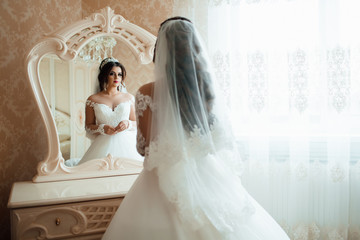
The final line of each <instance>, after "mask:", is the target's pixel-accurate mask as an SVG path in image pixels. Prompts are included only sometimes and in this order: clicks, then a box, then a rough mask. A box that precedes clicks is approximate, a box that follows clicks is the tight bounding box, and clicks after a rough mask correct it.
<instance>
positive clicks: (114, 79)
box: [107, 67, 122, 87]
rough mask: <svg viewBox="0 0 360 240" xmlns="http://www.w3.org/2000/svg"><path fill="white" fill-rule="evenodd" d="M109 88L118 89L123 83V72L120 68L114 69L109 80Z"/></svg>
mask: <svg viewBox="0 0 360 240" xmlns="http://www.w3.org/2000/svg"><path fill="white" fill-rule="evenodd" d="M107 80H108V81H107V85H108V87H118V86H120V84H121V81H122V71H121V68H120V67H113V68H112V69H111V71H110V73H109V75H108V78H107Z"/></svg>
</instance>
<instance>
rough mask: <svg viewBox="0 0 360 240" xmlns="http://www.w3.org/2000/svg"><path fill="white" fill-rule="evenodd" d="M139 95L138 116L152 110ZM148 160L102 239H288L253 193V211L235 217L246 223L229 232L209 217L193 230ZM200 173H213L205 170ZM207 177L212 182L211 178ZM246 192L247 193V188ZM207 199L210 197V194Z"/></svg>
mask: <svg viewBox="0 0 360 240" xmlns="http://www.w3.org/2000/svg"><path fill="white" fill-rule="evenodd" d="M136 98H137V100H136V102H137V108H136V109H137V116H138V115H139V114H140V115H141V114H142V112H143V111H144V110H145V109H146V108H147V107H150V109H151V110H153V104H152V101H151V98H150V96H146V95H143V94H141V93H139V92H138V94H137V95H136ZM139 131H140V130H139V129H138V142H137V147H138V151H139V152H141V153H144V152H145V149H144V148H143V146H144V140H145V139H144V138H143V137H142V134H141V132H139ZM147 164H148V163H147V159H146V158H145V160H144V166H145V168H144V170H143V171H142V172H141V173H140V175H139V177H138V179H137V180H136V181H135V183H134V185H133V186H132V188H131V189H130V191H129V192H128V194H127V195H126V197H125V198H124V200H123V202H122V203H121V205H120V207H119V209H118V211H117V212H116V214H115V215H114V217H113V219H112V220H111V223H110V225H109V227H108V228H107V230H106V232H105V234H104V236H103V238H102V239H103V240H117V239H118V240H200V239H202V240H221V239H231V240H235V239H236V240H289V238H288V236H287V235H286V233H285V232H284V231H283V229H282V228H281V227H280V226H279V225H278V224H277V223H276V221H275V220H274V219H273V218H272V217H271V216H270V215H269V214H268V213H267V212H266V211H265V210H264V209H263V208H262V207H261V206H260V205H259V204H258V203H257V202H256V201H255V200H254V199H253V198H251V196H248V200H249V201H250V205H251V207H252V210H254V213H253V214H251V215H250V216H249V217H248V218H246V219H245V220H243V219H235V221H242V222H243V224H240V226H239V227H237V228H236V229H233V231H231V232H230V233H229V234H226V236H225V234H221V233H220V232H218V231H217V230H216V229H215V227H214V226H213V225H212V224H211V223H210V221H209V222H208V223H207V224H205V225H203V226H202V227H200V228H198V229H197V230H196V231H194V230H193V229H192V228H191V227H189V226H185V225H184V224H182V223H181V220H180V219H179V212H178V211H177V209H176V208H175V207H174V206H173V204H171V203H170V202H169V201H168V200H167V198H166V197H165V195H164V194H163V192H162V191H161V189H160V187H159V178H158V175H157V172H156V169H154V170H151V171H149V170H146V165H147ZM205 171H206V169H205V170H204V172H205ZM200 177H205V178H206V177H207V178H209V177H212V176H208V175H206V174H205V175H202V176H200ZM208 180H209V182H211V179H208ZM181 184H182V183H181V182H179V185H181ZM224 187H226V186H224ZM244 193H245V194H247V192H246V191H244ZM205 199H206V198H205ZM208 199H209V201H211V196H209V198H208Z"/></svg>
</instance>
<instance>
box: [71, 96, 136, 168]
mask: <svg viewBox="0 0 360 240" xmlns="http://www.w3.org/2000/svg"><path fill="white" fill-rule="evenodd" d="M133 102H134V101H133V100H131V101H127V102H123V103H120V104H119V105H117V106H116V107H115V108H114V110H112V109H111V108H110V107H109V106H107V105H105V104H100V103H95V102H92V101H90V100H87V102H86V104H87V105H88V106H90V107H92V108H93V109H94V113H95V117H96V123H97V124H98V125H100V124H106V125H109V126H112V127H116V126H117V125H118V124H119V123H120V122H121V121H123V120H129V116H130V110H131V104H133ZM90 134H91V133H90ZM91 135H92V136H94V139H93V141H92V143H91V145H90V147H89V148H88V150H87V151H86V153H85V154H84V156H83V157H82V158H81V160H77V162H76V163H69V162H68V163H67V165H77V164H81V163H84V162H87V161H89V160H93V159H99V158H105V157H106V156H107V155H108V154H111V156H113V157H124V158H129V159H134V160H139V161H143V157H142V156H141V155H140V154H139V153H138V152H137V150H136V127H129V128H128V129H126V130H124V131H121V132H119V133H117V134H115V135H107V134H100V135H93V134H91Z"/></svg>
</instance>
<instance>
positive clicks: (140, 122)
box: [135, 87, 152, 156]
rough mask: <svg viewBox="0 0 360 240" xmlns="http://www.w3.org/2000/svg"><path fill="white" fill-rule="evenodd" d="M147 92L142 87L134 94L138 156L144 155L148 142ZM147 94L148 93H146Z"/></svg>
mask: <svg viewBox="0 0 360 240" xmlns="http://www.w3.org/2000/svg"><path fill="white" fill-rule="evenodd" d="M146 93H147V91H146V89H144V88H143V87H142V88H140V89H139V91H138V93H137V94H136V104H135V106H136V118H137V138H136V139H137V141H136V148H137V150H138V152H139V154H140V155H142V156H144V155H145V148H146V147H147V146H149V142H150V126H151V114H152V112H151V109H150V107H149V106H148V105H147V103H146V102H147V101H146V100H145V99H146V98H150V96H149V95H147V94H146ZM148 94H149V93H148Z"/></svg>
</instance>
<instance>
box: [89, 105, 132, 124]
mask: <svg viewBox="0 0 360 240" xmlns="http://www.w3.org/2000/svg"><path fill="white" fill-rule="evenodd" d="M133 102H134V101H133V100H129V101H126V102H122V103H120V104H118V105H117V106H116V107H115V108H114V110H113V109H111V108H110V107H109V106H108V105H106V104H102V103H96V102H93V101H91V100H87V101H86V105H87V106H90V107H92V108H93V109H94V113H95V117H96V124H98V125H102V124H106V125H109V126H112V127H116V126H117V125H118V124H119V123H120V122H121V121H122V120H129V116H130V110H131V104H133Z"/></svg>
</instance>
